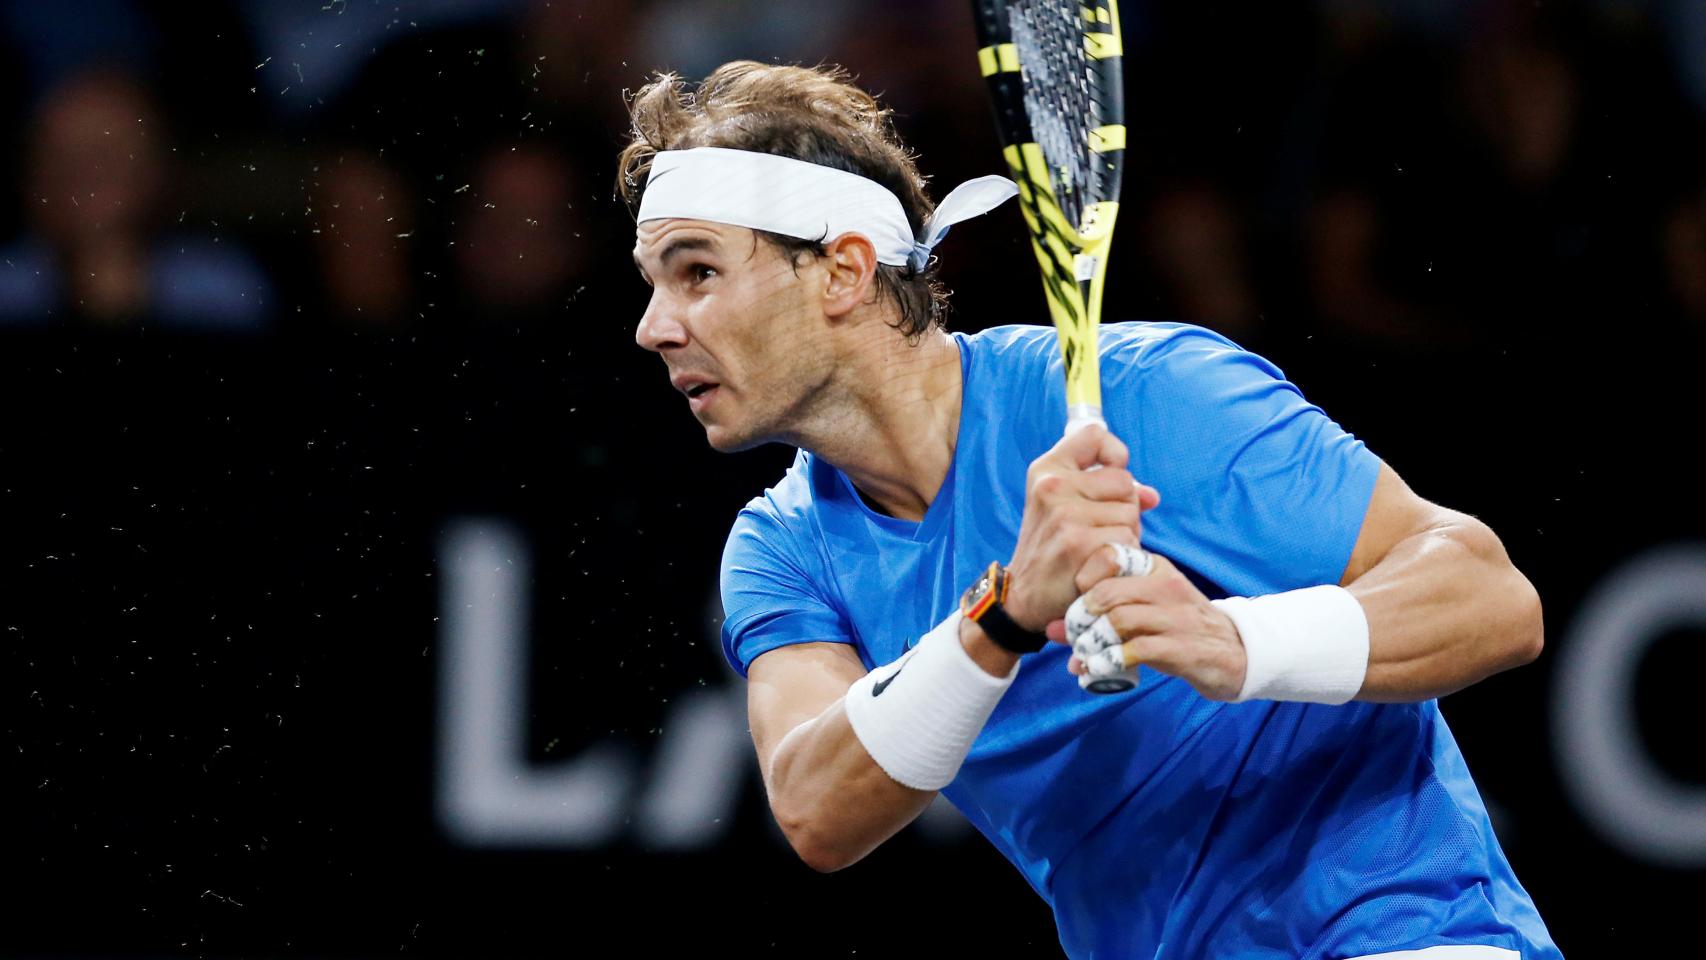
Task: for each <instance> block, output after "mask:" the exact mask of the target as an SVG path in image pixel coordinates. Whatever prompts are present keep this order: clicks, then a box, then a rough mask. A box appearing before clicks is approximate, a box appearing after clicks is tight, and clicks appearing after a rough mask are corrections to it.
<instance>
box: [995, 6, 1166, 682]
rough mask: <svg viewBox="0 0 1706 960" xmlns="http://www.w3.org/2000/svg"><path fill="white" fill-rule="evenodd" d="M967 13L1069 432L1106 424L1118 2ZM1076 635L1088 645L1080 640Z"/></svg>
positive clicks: (1120, 103)
mask: <svg viewBox="0 0 1706 960" xmlns="http://www.w3.org/2000/svg"><path fill="white" fill-rule="evenodd" d="M972 9H973V12H974V17H975V19H976V21H977V34H978V52H977V58H978V63H979V66H980V67H981V68H982V71H983V77H984V80H985V82H986V83H987V84H988V87H989V95H990V99H991V100H992V101H993V102H994V104H995V124H996V130H997V132H998V133H999V135H1000V138H1001V151H1002V154H1003V155H1004V156H1006V158H1007V166H1008V167H1009V168H1010V169H1011V170H1012V173H1013V179H1014V180H1016V181H1017V182H1018V184H1019V205H1020V211H1021V212H1022V214H1023V216H1024V218H1025V226H1026V227H1027V228H1028V229H1029V231H1030V234H1031V249H1032V250H1033V251H1034V252H1035V253H1036V256H1037V265H1038V266H1039V267H1041V268H1042V274H1043V291H1044V293H1045V294H1046V296H1047V300H1048V309H1049V314H1050V315H1051V316H1052V317H1053V318H1054V325H1055V330H1056V332H1057V333H1058V335H1059V337H1060V350H1061V354H1062V356H1063V357H1064V358H1065V360H1066V431H1067V432H1068V433H1071V432H1072V431H1073V430H1076V429H1078V428H1079V427H1080V426H1082V425H1084V424H1086V423H1098V424H1099V423H1103V420H1102V389H1101V377H1100V370H1099V363H1100V358H1099V351H1098V350H1097V338H1096V330H1097V327H1098V325H1099V324H1100V323H1101V319H1102V283H1103V281H1104V280H1105V279H1107V274H1108V250H1109V247H1110V244H1111V242H1112V240H1113V234H1114V218H1115V216H1116V215H1117V214H1118V213H1119V209H1120V203H1119V194H1120V174H1121V168H1122V166H1123V164H1124V160H1125V140H1126V130H1125V96H1124V90H1123V88H1122V82H1123V80H1122V67H1121V63H1122V60H1123V59H1124V56H1123V54H1124V51H1123V48H1122V44H1121V40H1120V15H1119V8H1118V6H1117V5H1116V3H1115V0H973V3H972ZM1081 636H1082V638H1083V639H1084V640H1085V642H1086V643H1089V642H1091V641H1090V639H1089V638H1090V636H1091V634H1090V633H1089V632H1088V631H1085V632H1083V633H1082V635H1081ZM1078 645H1079V644H1078V643H1077V642H1076V640H1075V642H1074V647H1075V649H1076V648H1077V647H1078ZM1081 652H1087V651H1081ZM1088 662H1089V660H1088V659H1087V658H1086V663H1088ZM1078 679H1079V684H1080V685H1081V686H1083V687H1084V689H1086V690H1089V691H1091V692H1093V693H1119V692H1121V691H1124V690H1130V689H1131V688H1132V687H1135V686H1136V685H1137V670H1136V668H1131V669H1129V670H1126V671H1123V672H1121V673H1119V674H1116V675H1112V676H1099V677H1091V676H1090V674H1088V673H1086V674H1084V675H1082V676H1080V677H1079V678H1078Z"/></svg>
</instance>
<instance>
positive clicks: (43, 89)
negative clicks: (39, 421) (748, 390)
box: [0, 0, 1706, 351]
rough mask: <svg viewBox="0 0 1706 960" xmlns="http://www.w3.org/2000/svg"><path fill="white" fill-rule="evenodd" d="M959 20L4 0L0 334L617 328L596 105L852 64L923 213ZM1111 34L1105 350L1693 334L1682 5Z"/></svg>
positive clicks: (966, 75) (972, 110) (963, 285)
mask: <svg viewBox="0 0 1706 960" xmlns="http://www.w3.org/2000/svg"><path fill="white" fill-rule="evenodd" d="M963 6H964V5H963V3H962V2H960V0H934V2H929V3H919V2H903V0H881V2H859V3H856V2H853V0H817V2H814V3H812V4H809V5H802V4H777V3H768V2H760V0H635V2H623V3H612V2H595V0H549V2H548V0H418V2H407V0H404V2H384V3H379V2H374V0H331V2H327V3H320V2H313V3H302V4H278V3H273V2H268V0H237V2H233V3H230V4H228V5H225V6H223V7H217V8H216V7H212V6H210V5H201V4H196V5H181V4H167V3H163V2H150V0H88V2H85V3H80V4H78V8H79V9H78V11H77V16H75V17H72V16H69V15H67V13H66V12H65V11H63V10H62V9H60V8H58V7H56V6H54V5H43V4H36V3H28V2H25V0H0V26H3V28H4V29H3V33H0V116H4V117H5V118H6V119H7V121H8V122H7V126H8V129H10V130H12V131H14V136H12V137H11V138H10V140H9V143H8V145H7V149H6V150H5V151H4V154H3V159H0V172H3V173H5V174H9V176H7V177H6V178H5V182H6V183H8V184H11V185H13V186H12V189H11V190H10V191H9V194H10V195H9V196H7V197H6V198H5V199H4V200H3V201H0V330H4V329H6V328H20V327H43V326H49V327H78V326H89V327H127V326H130V327H135V326H149V327H152V328H154V329H171V330H185V331H196V332H201V333H206V334H209V335H216V334H220V335H241V336H250V337H267V336H275V335H280V334H289V333H292V332H297V331H328V330H333V331H342V330H355V331H384V332H389V333H393V334H400V333H417V332H435V331H439V332H442V331H453V332H462V333H472V334H474V335H475V336H478V335H479V333H480V332H481V331H494V330H501V329H506V328H514V329H524V328H530V327H532V328H546V329H551V330H554V331H556V332H558V333H562V332H565V331H566V330H572V329H574V328H584V327H585V326H586V325H589V324H591V325H596V326H597V327H598V328H599V329H601V330H604V331H626V330H628V329H629V328H630V327H631V324H632V322H633V320H634V319H635V318H636V317H637V315H638V311H639V310H640V309H641V307H642V304H643V298H644V293H643V288H641V287H640V286H639V285H638V281H637V280H636V279H635V277H634V274H633V270H632V267H631V266H630V265H629V264H628V259H629V257H628V251H629V249H630V247H631V244H632V226H631V222H630V220H629V219H628V216H627V214H626V212H625V211H624V210H622V208H621V207H620V206H619V204H618V203H617V202H616V201H615V200H614V198H613V190H612V186H613V177H614V172H615V171H614V157H615V154H616V151H617V150H618V149H619V147H620V145H621V143H622V140H623V137H624V134H625V126H626V125H625V113H624V105H623V98H622V93H623V91H624V90H632V89H635V88H637V87H638V86H639V85H640V84H642V83H644V82H645V81H646V79H647V77H648V75H649V74H650V73H651V71H653V70H658V69H669V70H675V71H678V72H680V73H682V74H684V75H686V76H687V77H689V78H693V77H698V76H702V75H703V74H704V73H706V72H707V71H709V70H710V69H711V68H712V67H714V66H715V65H717V64H718V63H720V62H722V61H724V60H728V59H735V58H743V57H744V58H753V59H761V60H776V61H783V62H804V63H818V62H830V63H840V64H843V65H845V66H847V67H848V68H849V69H850V70H851V71H853V72H854V73H855V74H856V75H857V76H858V78H859V80H860V81H861V83H862V84H864V85H865V86H866V87H867V88H869V89H872V90H874V91H876V92H878V93H879V94H880V95H881V96H883V97H884V99H885V100H886V101H887V102H888V103H889V104H890V105H891V106H892V107H893V108H894V109H895V111H896V119H897V124H898V126H899V129H900V130H901V132H902V134H903V136H904V137H905V138H906V139H908V140H909V142H911V144H912V145H913V146H914V148H915V149H916V150H917V151H918V152H919V154H920V156H921V165H922V167H923V169H924V171H925V172H926V174H927V175H929V176H930V177H931V180H932V183H933V184H934V185H935V192H936V193H937V195H938V196H939V195H940V194H942V193H945V192H946V190H947V189H948V188H949V187H951V186H952V185H953V184H954V183H957V182H959V181H960V180H961V179H964V178H966V177H970V176H974V175H978V174H981V173H987V172H998V171H999V170H1000V159H999V153H998V150H997V148H996V146H995V142H994V136H993V130H992V124H991V123H990V120H989V117H988V108H987V106H986V104H985V102H984V97H983V90H982V87H981V81H980V78H979V77H978V75H977V73H976V71H975V69H974V67H973V64H974V63H975V58H974V47H975V41H974V39H973V37H972V34H971V27H970V24H969V22H968V21H969V17H968V16H967V15H966V11H965V10H964V9H963ZM1122 13H1123V15H1124V18H1125V31H1126V36H1127V70H1128V100H1127V103H1128V111H1129V117H1128V120H1129V124H1130V127H1131V144H1132V148H1131V149H1130V151H1129V152H1128V176H1127V183H1126V189H1125V196H1124V200H1125V205H1124V210H1125V217H1124V218H1123V219H1122V226H1121V234H1120V242H1119V243H1118V244H1116V250H1117V253H1116V259H1117V261H1118V262H1117V263H1116V265H1115V272H1114V274H1113V282H1112V283H1110V284H1109V307H1108V311H1107V316H1108V318H1109V319H1178V320H1186V321H1191V322H1195V323H1201V324H1204V325H1206V326H1209V327H1212V328H1215V329H1217V330H1220V331H1222V332H1224V333H1226V334H1228V335H1229V336H1232V337H1233V338H1234V339H1237V340H1240V342H1246V344H1247V345H1253V346H1258V347H1259V346H1262V345H1267V344H1272V343H1275V342H1277V341H1279V340H1282V339H1285V338H1301V337H1311V336H1320V337H1322V338H1324V339H1331V340H1336V341H1340V342H1344V343H1351V344H1362V345H1367V346H1369V347H1371V348H1386V349H1392V350H1396V351H1416V350H1421V351H1431V350H1457V349H1463V348H1465V347H1473V346H1476V345H1483V346H1484V345H1487V344H1509V343H1513V342H1520V341H1522V340H1523V338H1527V337H1532V336H1535V335H1542V334H1547V333H1557V332H1559V331H1572V332H1574V331H1580V330H1582V329H1584V326H1585V328H1588V329H1591V328H1592V326H1593V325H1597V324H1604V323H1606V322H1607V321H1609V322H1613V323H1617V324H1620V325H1622V324H1628V323H1631V322H1633V323H1639V324H1646V325H1651V326H1652V327H1654V328H1655V329H1661V330H1665V331H1670V332H1674V333H1679V334H1684V335H1687V336H1690V337H1699V336H1701V335H1702V332H1703V331H1706V163H1703V159H1706V135H1703V130H1706V122H1703V121H1706V68H1703V67H1702V64H1706V7H1702V6H1701V5H1700V4H1698V3H1696V2H1691V0H1573V2H1562V0H1545V2H1541V0H1451V2H1446V0H1313V2H1304V3H1296V4H1189V3H1162V2H1157V0H1151V2H1147V3H1146V2H1140V0H1128V2H1126V3H1125V4H1123V5H1122ZM1009 215H1012V216H1014V217H1015V218H1016V214H1010V212H1009ZM1015 223H1016V219H1015ZM960 234H961V235H957V236H956V237H955V238H954V239H953V240H952V241H951V242H950V243H949V244H947V245H946V246H945V247H944V248H943V251H942V255H943V258H944V271H945V276H946V279H947V280H948V281H949V284H950V286H952V287H954V288H955V289H956V300H957V304H958V309H957V310H956V312H955V314H954V315H953V317H952V320H951V323H952V325H954V326H955V327H957V328H960V329H977V328H981V327H984V326H989V325H993V324H996V323H1007V322H1039V321H1041V319H1042V314H1041V312H1040V306H1041V298H1040V294H1039V295H1038V296H1037V297H1036V302H1035V306H1036V307H1037V310H1036V311H1035V313H1034V314H1032V313H1025V314H1024V315H1016V312H1015V308H1014V307H1013V306H1012V304H1013V303H1015V302H1016V301H1015V300H1014V299H1013V294H1014V291H1013V290H1012V289H1010V281H1007V280H1003V281H1002V284H1001V285H999V286H996V285H993V284H991V283H989V282H988V281H987V280H986V278H989V277H1012V276H1016V275H1017V276H1023V275H1025V274H1024V273H1017V274H1016V273H1014V271H1015V270H1019V271H1023V270H1025V269H1026V267H1025V264H1026V263H1027V261H1028V258H1029V253H1028V251H1027V250H1026V249H1025V247H1024V240H1023V237H1022V236H1021V235H1020V234H1019V233H1018V231H1017V230H999V229H979V230H964V231H961V232H960Z"/></svg>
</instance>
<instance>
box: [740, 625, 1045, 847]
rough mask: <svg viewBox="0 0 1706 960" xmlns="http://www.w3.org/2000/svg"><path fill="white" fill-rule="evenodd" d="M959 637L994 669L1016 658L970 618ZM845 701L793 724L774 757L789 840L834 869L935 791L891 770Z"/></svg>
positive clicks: (893, 828)
mask: <svg viewBox="0 0 1706 960" xmlns="http://www.w3.org/2000/svg"><path fill="white" fill-rule="evenodd" d="M960 645H961V647H962V648H963V649H965V651H966V653H967V654H968V655H970V657H971V658H972V660H973V661H974V662H975V663H977V665H978V666H979V667H980V668H982V669H983V670H984V671H985V672H986V673H988V674H989V675H991V676H1004V675H1006V674H1007V673H1009V672H1010V671H1011V670H1012V668H1013V664H1014V662H1015V661H1016V660H1017V659H1018V658H1017V656H1016V655H1015V654H1013V653H1010V652H1008V651H1006V650H1003V649H1002V648H1000V647H999V646H997V645H996V644H995V643H994V642H993V641H991V640H990V639H989V638H988V637H986V636H984V634H983V631H981V630H979V629H978V628H977V626H976V625H975V624H972V623H969V622H965V623H963V624H962V626H961V628H960ZM845 704H846V701H845V700H844V699H843V700H837V701H835V702H834V703H831V704H830V705H829V706H828V707H827V708H826V709H825V710H824V711H823V713H821V714H819V715H818V716H817V717H815V718H813V719H811V720H808V721H806V722H805V723H802V724H800V725H799V726H797V727H795V728H794V729H792V730H790V731H789V732H788V734H787V735H786V736H784V737H783V738H782V740H781V741H780V742H779V743H778V744H777V745H776V751H775V754H774V756H773V757H772V758H771V762H770V806H771V809H772V811H774V813H775V815H776V821H777V823H778V824H780V825H781V827H782V832H783V833H784V834H785V835H786V836H787V838H788V842H789V843H790V844H791V845H792V846H793V847H794V849H795V851H797V852H798V853H799V855H800V858H801V859H802V860H804V861H805V862H806V863H807V864H808V865H809V866H811V867H812V868H813V869H815V870H821V871H825V872H827V871H831V870H839V869H841V868H843V867H846V866H850V865H851V864H854V863H857V862H858V861H859V860H861V859H863V858H864V857H865V856H866V855H867V854H869V853H870V852H871V851H872V850H875V849H876V848H877V847H878V846H879V845H880V844H882V843H883V842H884V841H885V840H887V839H888V838H889V837H892V836H894V835H895V834H896V833H898V832H899V831H900V829H901V828H902V827H904V826H906V825H907V824H908V823H911V822H912V821H913V820H914V819H915V818H916V817H917V816H918V815H919V814H920V813H922V812H923V811H924V808H925V807H927V806H929V805H930V801H931V800H932V799H934V798H935V796H936V792H935V791H931V790H915V789H913V788H911V787H908V786H905V785H904V784H901V783H898V782H896V781H895V780H894V779H893V778H892V777H890V776H889V775H888V774H887V773H886V772H884V770H883V768H882V767H880V766H878V764H877V762H876V761H875V760H873V759H872V758H871V754H870V753H869V752H868V751H867V750H866V749H865V745H864V744H863V743H861V742H860V741H859V737H858V736H857V734H855V733H854V731H853V727H852V724H851V723H849V722H848V719H847V710H846V706H845Z"/></svg>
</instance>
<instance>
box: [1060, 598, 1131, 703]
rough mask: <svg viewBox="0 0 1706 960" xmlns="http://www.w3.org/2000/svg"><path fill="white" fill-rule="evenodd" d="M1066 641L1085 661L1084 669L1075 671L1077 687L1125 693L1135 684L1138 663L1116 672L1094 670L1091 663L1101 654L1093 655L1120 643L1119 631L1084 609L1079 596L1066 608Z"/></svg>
mask: <svg viewBox="0 0 1706 960" xmlns="http://www.w3.org/2000/svg"><path fill="white" fill-rule="evenodd" d="M1066 641H1067V642H1068V643H1070V644H1071V645H1072V652H1073V653H1074V654H1076V655H1077V656H1078V659H1079V660H1080V661H1082V662H1083V663H1084V666H1085V672H1084V673H1081V674H1079V675H1078V688H1079V689H1080V690H1087V691H1089V692H1090V693H1125V692H1126V691H1127V690H1131V689H1134V688H1136V686H1137V667H1135V666H1133V667H1127V668H1125V669H1123V670H1120V671H1117V672H1111V673H1110V672H1094V673H1092V672H1091V671H1090V666H1091V664H1093V663H1096V662H1097V660H1099V659H1100V658H1099V657H1097V656H1096V655H1097V654H1099V653H1101V652H1102V651H1103V650H1106V649H1109V648H1110V647H1117V646H1119V645H1120V642H1121V640H1120V636H1119V633H1118V632H1116V631H1115V630H1114V627H1113V624H1111V623H1109V622H1108V620H1107V618H1105V617H1093V616H1091V615H1090V614H1089V613H1088V612H1086V609H1085V606H1084V598H1083V597H1079V598H1078V599H1077V600H1075V601H1073V604H1072V606H1071V607H1070V608H1068V609H1067V611H1066Z"/></svg>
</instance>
